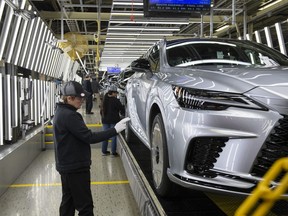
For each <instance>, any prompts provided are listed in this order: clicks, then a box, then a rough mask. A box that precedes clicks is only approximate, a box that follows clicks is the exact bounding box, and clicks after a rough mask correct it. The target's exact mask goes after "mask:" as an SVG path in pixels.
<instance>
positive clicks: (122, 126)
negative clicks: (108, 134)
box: [114, 117, 130, 133]
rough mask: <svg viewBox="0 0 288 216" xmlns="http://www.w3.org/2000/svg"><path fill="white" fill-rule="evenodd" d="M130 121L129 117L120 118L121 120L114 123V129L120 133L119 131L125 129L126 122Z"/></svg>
mask: <svg viewBox="0 0 288 216" xmlns="http://www.w3.org/2000/svg"><path fill="white" fill-rule="evenodd" d="M128 121H130V118H129V117H126V118H124V119H122V120H121V121H119V122H118V123H117V124H116V125H115V127H114V128H115V130H116V131H117V133H120V132H121V131H123V130H125V129H126V123H127V122H128Z"/></svg>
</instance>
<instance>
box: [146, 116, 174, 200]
mask: <svg viewBox="0 0 288 216" xmlns="http://www.w3.org/2000/svg"><path fill="white" fill-rule="evenodd" d="M151 145H152V146H151V147H152V148H151V168H152V177H153V183H154V187H155V189H156V192H157V193H158V194H159V195H160V196H170V193H171V192H172V190H171V189H172V188H171V187H172V182H171V181H170V180H169V178H168V176H167V168H168V165H169V160H168V149H167V143H166V133H165V128H164V124H163V120H162V116H161V114H157V115H156V116H155V118H154V121H153V124H152V128H151Z"/></svg>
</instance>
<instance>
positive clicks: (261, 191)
mask: <svg viewBox="0 0 288 216" xmlns="http://www.w3.org/2000/svg"><path fill="white" fill-rule="evenodd" d="M283 172H285V175H284V176H283V177H282V178H281V180H280V183H279V185H277V187H275V188H274V189H272V190H271V189H270V185H271V184H270V183H271V181H274V180H275V179H276V178H277V177H279V175H280V174H281V173H283ZM287 189H288V158H281V159H279V160H277V161H276V162H275V163H274V164H273V165H272V167H271V168H270V169H269V170H268V172H267V173H266V174H265V176H264V178H263V180H262V181H261V182H260V183H259V184H258V185H257V187H256V189H255V190H254V191H253V192H252V194H251V195H250V196H249V197H248V198H247V199H246V200H245V201H244V202H243V203H242V204H241V206H240V207H239V208H238V209H237V211H236V212H235V216H246V215H247V216H248V215H249V216H250V215H251V216H264V215H266V214H267V213H268V212H269V210H270V209H271V208H272V207H273V205H274V203H275V202H276V201H277V200H278V199H281V195H282V194H283V193H285V192H286V191H287ZM287 214H288V213H287Z"/></svg>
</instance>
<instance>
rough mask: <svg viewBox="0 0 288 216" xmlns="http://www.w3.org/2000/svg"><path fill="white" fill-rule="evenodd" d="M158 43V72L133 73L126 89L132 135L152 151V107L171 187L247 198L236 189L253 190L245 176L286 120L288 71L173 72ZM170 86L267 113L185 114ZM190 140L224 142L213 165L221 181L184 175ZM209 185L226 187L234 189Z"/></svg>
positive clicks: (234, 110) (233, 109)
mask: <svg viewBox="0 0 288 216" xmlns="http://www.w3.org/2000/svg"><path fill="white" fill-rule="evenodd" d="M162 43H163V42H160V47H161V49H160V65H161V66H160V72H158V73H153V74H151V73H147V72H146V73H145V72H141V71H136V73H135V74H134V75H133V76H132V77H131V79H130V80H129V81H128V84H127V86H126V96H127V115H128V116H129V117H130V118H131V122H130V124H131V125H130V126H131V128H132V130H133V131H134V133H135V134H136V135H137V136H138V137H139V138H140V139H141V141H142V142H143V143H144V144H145V145H146V146H147V147H148V148H150V149H151V148H152V146H151V143H150V140H151V137H150V132H151V131H150V130H151V124H152V122H151V121H153V119H151V118H150V116H151V115H152V112H154V111H153V110H154V108H155V107H157V109H159V112H160V113H161V115H162V118H163V121H164V126H165V131H166V139H167V146H168V154H169V164H170V167H169V168H168V170H167V174H168V176H169V178H170V180H171V181H173V182H175V183H177V184H179V185H182V186H185V187H188V188H193V189H201V190H208V191H211V190H212V191H218V192H225V193H238V194H246V192H242V191H241V190H237V189H250V188H251V189H252V188H253V187H254V186H255V182H258V181H259V180H260V178H259V177H256V176H252V175H250V173H249V172H250V169H251V167H252V165H253V163H254V161H255V158H256V156H257V154H258V153H259V151H260V149H261V148H262V145H263V143H264V141H265V140H266V138H267V136H268V135H269V134H270V132H271V131H272V130H273V128H274V127H275V125H277V122H278V121H279V119H281V118H283V116H282V115H281V114H285V115H288V94H287V92H288V67H280V66H276V67H266V68H265V67H261V68H260V67H259V68H253V67H248V68H246V67H239V68H235V67H234V68H232V67H231V68H222V69H217V68H215V69H211V70H207V69H193V68H175V67H170V66H169V65H168V63H167V59H166V56H165V44H164V43H163V44H162ZM171 85H177V86H183V87H190V88H197V89H206V90H208V89H209V90H215V91H223V92H231V93H242V94H244V95H246V96H248V97H251V98H253V99H254V100H256V101H258V102H259V103H261V104H262V105H263V106H265V107H266V108H268V110H267V111H263V110H253V109H243V108H237V107H230V108H228V109H226V110H223V111H213V110H194V109H185V108H183V107H180V106H179V104H178V102H177V101H176V99H175V96H174V95H173V92H172V88H171ZM195 137H229V141H228V142H227V143H226V146H225V147H224V148H223V151H222V152H221V153H220V156H219V157H218V158H217V161H216V162H215V163H214V168H213V170H214V171H217V172H218V173H221V175H217V176H216V177H215V178H205V177H202V176H198V175H192V174H190V173H188V172H186V171H185V169H184V165H185V156H186V152H187V149H188V146H189V143H190V141H191V140H192V139H193V138H195ZM225 174H229V175H225ZM230 175H231V176H232V175H233V176H237V177H241V178H242V179H241V180H239V179H236V178H232V177H231V176H230ZM188 180H189V181H188ZM190 180H191V181H190ZM251 180H252V181H251ZM198 182H202V183H201V184H199V183H198ZM206 183H207V184H206ZM273 184H275V185H276V183H273ZM212 185H220V186H221V185H222V186H227V185H228V186H230V187H234V189H233V190H229V189H225V188H221V187H214V186H212Z"/></svg>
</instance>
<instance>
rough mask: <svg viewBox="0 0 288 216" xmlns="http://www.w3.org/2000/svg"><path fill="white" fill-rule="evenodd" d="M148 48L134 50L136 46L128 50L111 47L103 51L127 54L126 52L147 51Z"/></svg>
mask: <svg viewBox="0 0 288 216" xmlns="http://www.w3.org/2000/svg"><path fill="white" fill-rule="evenodd" d="M149 47H150V46H147V48H149ZM147 48H145V47H143V48H142V47H141V48H134V46H133V47H129V48H127V49H123V48H119V47H114V48H112V47H109V48H104V50H103V52H105V51H113V52H114V51H121V52H125V51H129V52H130V51H146V50H147Z"/></svg>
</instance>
